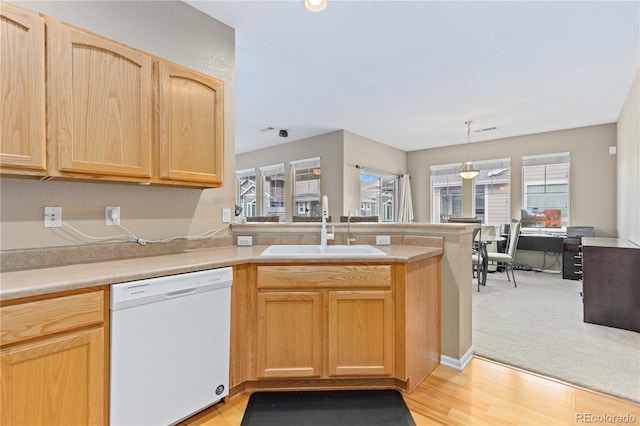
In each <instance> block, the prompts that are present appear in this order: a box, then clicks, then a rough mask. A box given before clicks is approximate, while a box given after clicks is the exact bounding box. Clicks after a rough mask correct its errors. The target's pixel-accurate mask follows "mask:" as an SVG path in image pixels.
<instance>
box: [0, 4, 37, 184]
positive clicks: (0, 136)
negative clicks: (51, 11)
mask: <svg viewBox="0 0 640 426" xmlns="http://www.w3.org/2000/svg"><path fill="white" fill-rule="evenodd" d="M0 15H1V19H0V58H2V60H0V94H1V98H0V99H1V100H0V102H1V104H0V108H1V109H2V114H0V116H1V117H0V120H1V123H0V172H2V173H11V174H22V175H35V176H44V175H45V174H46V147H45V132H46V129H45V26H44V19H43V18H42V17H40V16H38V14H36V13H33V12H30V11H27V10H24V9H21V8H18V7H15V6H12V5H10V4H8V3H5V2H2V4H1V5H0Z"/></svg>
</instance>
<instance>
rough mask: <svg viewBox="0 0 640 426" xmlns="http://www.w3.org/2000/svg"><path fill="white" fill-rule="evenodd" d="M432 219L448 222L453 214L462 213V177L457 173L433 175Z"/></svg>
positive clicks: (459, 214) (436, 221)
mask: <svg viewBox="0 0 640 426" xmlns="http://www.w3.org/2000/svg"><path fill="white" fill-rule="evenodd" d="M431 192H432V194H433V199H432V200H431V207H432V212H431V216H432V221H433V222H434V223H447V221H448V219H449V217H451V216H461V215H462V178H461V177H460V175H459V174H457V173H451V174H443V175H438V176H433V175H432V176H431Z"/></svg>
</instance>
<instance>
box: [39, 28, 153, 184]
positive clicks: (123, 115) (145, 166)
mask: <svg viewBox="0 0 640 426" xmlns="http://www.w3.org/2000/svg"><path fill="white" fill-rule="evenodd" d="M51 27H52V28H51V30H50V31H49V32H50V34H51V35H50V39H49V41H48V43H49V44H50V45H51V46H52V47H51V50H50V52H51V53H50V55H51V64H50V68H51V75H50V78H51V79H50V82H51V86H52V88H55V89H54V90H53V93H54V98H53V99H54V100H55V101H56V102H52V103H51V106H50V108H51V111H50V114H51V115H52V119H50V121H51V122H52V123H53V126H55V128H54V129H53V131H52V139H53V141H52V142H53V145H54V146H55V148H56V149H57V170H56V171H55V172H58V173H59V174H62V175H65V176H80V177H83V176H84V177H91V178H95V179H100V178H105V179H117V178H120V179H121V180H133V181H148V180H149V179H150V177H151V148H152V133H151V129H152V128H151V126H152V122H153V112H152V102H153V81H152V77H153V69H152V60H151V57H150V56H149V55H147V54H145V53H142V52H139V51H137V50H134V49H131V48H128V47H126V46H124V45H121V44H118V43H116V42H113V41H110V40H107V39H104V38H102V37H99V36H97V35H93V34H90V33H87V32H84V31H82V30H79V29H76V28H74V27H71V26H68V25H66V24H63V23H60V22H57V21H55V20H51ZM52 174H54V173H52Z"/></svg>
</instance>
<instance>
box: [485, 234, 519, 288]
mask: <svg viewBox="0 0 640 426" xmlns="http://www.w3.org/2000/svg"><path fill="white" fill-rule="evenodd" d="M519 238H520V222H512V223H511V229H510V231H509V240H508V241H507V252H506V253H496V252H489V253H487V259H488V260H489V261H490V262H501V263H502V264H504V265H505V269H506V272H507V280H508V281H511V279H510V278H509V271H511V276H512V277H513V285H514V287H518V285H517V284H516V276H515V275H514V274H513V264H514V261H515V258H516V248H517V247H518V239H519Z"/></svg>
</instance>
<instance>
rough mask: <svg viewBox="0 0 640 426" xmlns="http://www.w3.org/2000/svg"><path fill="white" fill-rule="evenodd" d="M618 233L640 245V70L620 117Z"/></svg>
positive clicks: (621, 236)
mask: <svg viewBox="0 0 640 426" xmlns="http://www.w3.org/2000/svg"><path fill="white" fill-rule="evenodd" d="M617 160H618V185H617V194H618V236H619V237H620V238H625V239H628V240H631V241H633V242H634V243H636V244H640V69H639V70H638V72H637V73H636V78H635V79H634V81H633V84H632V85H631V90H629V95H628V96H627V100H626V101H625V103H624V105H623V107H622V111H621V112H620V116H619V118H618V155H617Z"/></svg>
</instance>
